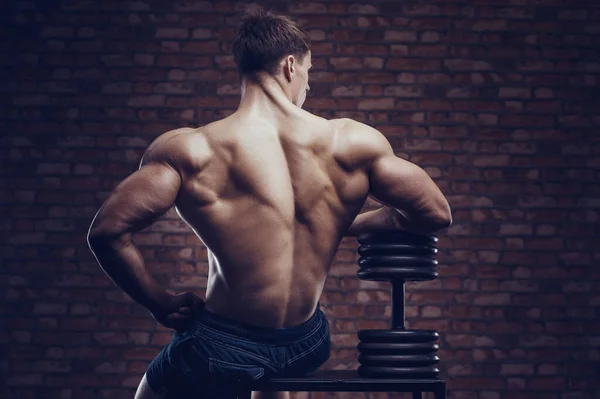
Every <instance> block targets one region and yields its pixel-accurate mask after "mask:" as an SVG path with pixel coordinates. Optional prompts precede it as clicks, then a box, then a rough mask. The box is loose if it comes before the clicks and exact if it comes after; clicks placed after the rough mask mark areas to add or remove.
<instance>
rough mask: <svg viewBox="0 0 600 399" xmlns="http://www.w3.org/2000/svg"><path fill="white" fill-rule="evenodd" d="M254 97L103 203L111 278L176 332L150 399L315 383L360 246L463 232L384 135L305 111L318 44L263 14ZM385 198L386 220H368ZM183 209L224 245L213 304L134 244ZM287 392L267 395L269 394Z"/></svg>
mask: <svg viewBox="0 0 600 399" xmlns="http://www.w3.org/2000/svg"><path fill="white" fill-rule="evenodd" d="M233 53H234V56H235V60H236V62H237V65H238V69H239V72H240V77H241V93H242V95H241V100H240V104H239V107H238V108H237V110H236V111H235V112H234V113H233V114H231V115H230V116H228V117H226V118H224V119H222V120H218V121H216V122H213V123H210V124H208V125H206V126H202V127H200V128H197V129H191V128H183V129H176V130H173V131H170V132H167V133H164V134H163V135H161V136H159V137H158V138H157V139H156V140H155V141H154V142H153V143H151V144H150V146H149V147H148V149H147V150H146V152H145V154H144V155H143V158H142V161H141V165H140V168H139V169H138V170H137V171H136V172H134V173H133V174H131V175H130V176H129V177H127V178H126V179H125V180H124V181H123V182H121V183H120V184H119V185H118V186H117V187H116V188H115V190H114V191H113V192H112V193H111V194H110V196H109V197H108V198H107V200H106V201H105V203H104V204H103V205H102V207H101V208H100V210H99V211H98V213H97V214H96V217H95V218H94V221H93V222H92V224H91V227H90V230H89V233H88V242H89V245H90V248H91V250H92V252H93V253H94V255H95V257H96V259H97V260H98V262H99V264H100V265H101V267H102V269H103V270H104V271H105V272H106V273H107V275H108V276H109V277H110V278H111V279H112V280H113V281H114V282H115V283H116V284H117V285H118V286H119V287H121V288H122V289H123V290H124V291H125V292H126V293H127V294H128V295H129V296H131V298H133V299H134V300H135V301H137V302H138V303H140V304H141V305H142V306H144V307H146V308H147V309H148V310H149V311H150V313H151V314H152V315H153V317H154V318H155V319H156V320H157V321H158V322H159V323H161V324H163V325H164V326H166V327H169V328H172V329H174V330H175V332H174V335H173V338H172V341H171V342H170V343H169V345H167V346H166V347H165V348H164V349H163V350H162V351H161V352H160V354H159V355H158V356H157V357H156V358H155V359H154V360H153V361H152V362H151V364H150V365H149V367H148V369H147V371H146V374H145V375H144V377H143V378H142V381H141V383H140V385H139V387H138V390H137V393H136V398H137V399H148V398H167V397H169V398H171V397H172V398H219V399H226V398H232V397H235V388H236V382H239V381H241V382H243V381H248V380H253V379H260V378H269V377H274V376H295V375H304V374H307V373H310V372H312V371H313V370H316V369H317V368H319V367H320V366H321V365H322V364H323V363H325V361H326V360H327V359H328V358H329V351H330V340H329V337H330V335H329V323H328V321H327V318H326V316H325V315H324V314H323V312H322V311H321V310H320V308H319V306H318V304H319V297H320V295H321V292H322V290H323V286H324V284H325V279H326V277H327V273H328V271H329V268H330V265H331V262H332V260H333V258H334V255H335V253H336V250H337V247H338V245H339V243H340V241H341V240H342V238H343V237H344V236H345V235H346V236H355V235H357V234H360V233H363V232H367V231H372V230H378V229H402V230H407V231H412V232H420V233H432V232H435V231H438V230H440V229H444V228H446V227H448V226H449V225H450V223H451V214H450V208H449V205H448V202H447V201H446V199H445V197H444V195H443V194H442V193H441V192H440V190H439V189H438V187H437V186H436V184H435V183H434V182H433V181H432V180H431V179H430V178H429V176H428V175H427V173H426V172H425V171H423V169H421V168H420V167H418V166H416V165H414V164H412V163H410V162H407V161H405V160H403V159H400V158H398V157H396V156H395V155H394V152H393V150H392V147H391V146H390V144H389V142H388V141H387V139H386V138H385V137H384V136H383V135H382V134H381V133H380V132H379V131H377V130H376V129H373V128H371V127H369V126H367V125H365V124H362V123H359V122H356V121H354V120H351V119H335V120H326V119H323V118H320V117H318V116H316V115H313V114H311V113H309V112H306V111H304V110H302V108H301V107H302V104H303V103H304V100H305V99H306V94H307V92H308V91H309V90H310V87H309V83H308V80H309V79H308V77H309V70H310V68H311V52H310V41H309V38H308V35H307V34H306V32H305V31H303V30H302V29H301V28H300V27H299V26H298V25H297V24H296V23H295V22H293V21H292V20H290V19H289V18H287V17H285V16H281V15H277V14H274V13H271V12H266V11H262V10H254V11H252V12H250V13H249V14H248V15H247V16H246V17H245V18H244V20H243V21H242V23H241V27H240V28H239V30H238V32H237V36H236V38H235V41H234V44H233ZM369 196H371V197H373V198H375V199H376V200H378V201H379V202H380V203H381V204H385V206H384V205H382V206H380V207H379V208H378V209H373V210H370V211H368V212H363V213H360V211H361V209H363V206H364V204H365V202H366V201H367V198H368V197H369ZM171 207H175V209H176V210H177V212H178V214H179V216H180V217H181V218H182V219H183V220H184V221H185V222H186V223H187V224H188V225H189V227H190V228H191V229H192V231H193V232H194V233H195V234H196V235H197V236H198V237H199V239H201V240H202V242H203V243H204V244H205V245H206V247H207V248H208V261H209V273H208V286H207V289H206V297H205V298H206V299H205V300H201V299H200V298H199V297H197V296H196V295H194V294H193V293H184V294H180V295H171V294H169V293H167V292H166V291H165V289H164V288H163V287H161V286H159V285H158V284H157V282H156V281H155V280H154V279H153V278H152V276H151V275H150V274H149V273H148V272H147V271H146V269H145V266H144V260H143V259H142V257H141V256H140V252H139V251H138V249H137V248H136V246H135V244H134V242H133V240H132V235H133V234H134V233H135V232H137V231H139V230H141V229H143V228H145V227H147V226H149V225H150V224H151V223H153V222H154V221H155V220H156V219H157V218H158V217H160V216H161V215H163V214H164V213H165V212H166V211H167V210H169V209H170V208H171ZM277 395H279V396H278V397H286V393H279V394H277V393H275V394H273V393H255V397H268V396H270V397H277Z"/></svg>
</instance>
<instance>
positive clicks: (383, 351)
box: [358, 342, 439, 355]
mask: <svg viewBox="0 0 600 399" xmlns="http://www.w3.org/2000/svg"><path fill="white" fill-rule="evenodd" d="M438 349H439V345H438V344H436V343H435V342H421V343H417V342H410V343H406V344H397V343H389V342H385V343H381V342H360V343H359V344H358V351H359V352H360V353H364V354H365V355H369V354H373V355H408V354H430V353H435V352H436V351H437V350H438Z"/></svg>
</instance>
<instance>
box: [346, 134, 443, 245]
mask: <svg viewBox="0 0 600 399" xmlns="http://www.w3.org/2000/svg"><path fill="white" fill-rule="evenodd" d="M352 125H353V126H352V127H351V128H352V129H353V130H355V129H356V130H355V131H356V133H358V134H359V135H360V139H359V140H360V141H365V142H366V141H368V145H366V146H362V148H363V151H365V152H368V154H367V156H368V158H369V159H370V161H369V163H368V168H367V173H368V177H369V195H370V196H372V197H374V198H375V199H376V200H378V201H379V202H381V203H382V204H384V205H387V206H382V207H381V208H379V209H375V210H371V211H368V212H365V213H362V214H360V215H358V216H357V218H356V219H355V221H354V223H353V224H352V226H351V227H350V230H349V234H351V235H358V234H361V233H363V232H368V231H373V230H377V229H384V230H386V229H391V230H406V231H410V232H414V233H423V234H429V233H434V232H436V231H439V230H442V229H444V228H446V227H448V226H450V224H451V223H452V215H451V211H450V206H449V204H448V201H447V200H446V198H445V197H444V195H443V194H442V192H441V191H440V189H439V188H438V186H437V185H436V184H435V182H434V181H433V180H432V179H431V178H430V177H429V175H428V174H427V172H425V171H424V170H423V169H422V168H420V167H419V166H417V165H415V164H413V163H411V162H408V161H406V160H404V159H401V158H398V157H397V156H396V155H395V154H394V151H393V149H392V147H391V145H390V143H389V142H388V141H387V139H386V138H385V136H383V134H381V133H380V132H379V131H377V130H376V129H373V128H371V127H369V126H367V125H364V124H362V123H358V122H353V123H352Z"/></svg>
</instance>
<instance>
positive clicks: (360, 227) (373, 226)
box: [347, 206, 441, 237]
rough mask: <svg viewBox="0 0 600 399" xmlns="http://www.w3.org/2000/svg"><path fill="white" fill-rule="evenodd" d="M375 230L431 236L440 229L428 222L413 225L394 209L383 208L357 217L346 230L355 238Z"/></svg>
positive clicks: (413, 223)
mask: <svg viewBox="0 0 600 399" xmlns="http://www.w3.org/2000/svg"><path fill="white" fill-rule="evenodd" d="M377 230H396V231H408V232H412V233H421V234H431V233H434V232H436V231H438V230H441V227H440V226H438V225H432V224H431V223H428V222H422V223H415V222H411V221H410V220H408V219H407V218H406V217H404V215H402V213H401V212H399V211H397V210H396V209H394V208H392V207H389V206H384V207H382V208H379V209H375V210H372V211H369V212H365V213H361V214H360V215H358V216H357V217H356V218H355V219H354V222H352V225H351V226H350V228H349V229H348V233H347V235H348V236H351V237H356V236H359V235H361V234H363V233H369V232H372V231H377Z"/></svg>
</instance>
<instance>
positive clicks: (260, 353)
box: [146, 305, 331, 399]
mask: <svg viewBox="0 0 600 399" xmlns="http://www.w3.org/2000/svg"><path fill="white" fill-rule="evenodd" d="M330 350H331V341H330V333H329V322H328V320H327V317H326V316H325V314H324V313H323V312H322V311H321V309H320V308H319V306H318V305H317V309H316V311H315V313H314V314H313V315H312V316H311V317H310V318H309V319H308V320H307V321H305V322H304V323H302V324H300V325H298V326H295V327H289V328H278V329H275V328H260V327H255V326H250V325H245V324H242V323H239V322H235V321H232V320H227V319H225V318H223V317H221V316H218V315H216V314H213V313H210V312H208V311H206V310H205V309H203V308H200V309H198V311H197V313H196V314H195V315H194V322H193V324H192V325H191V326H190V327H189V328H188V329H187V330H186V331H183V332H176V333H174V334H173V338H172V340H171V342H170V343H169V344H168V345H167V346H166V347H165V348H164V349H163V350H162V351H161V352H160V353H159V354H158V356H157V357H156V358H155V359H154V360H152V362H151V363H150V365H149V366H148V370H147V371H146V379H147V381H148V384H149V385H150V388H152V390H153V391H155V392H159V393H163V394H165V395H166V396H167V397H168V398H171V397H172V398H187V397H189V398H211V399H212V398H224V399H227V398H235V397H236V395H237V393H238V392H239V391H240V389H243V387H244V385H245V383H248V382H251V381H253V380H259V379H269V378H271V377H293V376H303V375H307V374H310V373H311V372H313V371H316V370H317V369H318V368H319V367H320V366H322V365H323V364H324V363H325V362H326V361H327V359H329V355H330Z"/></svg>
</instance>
